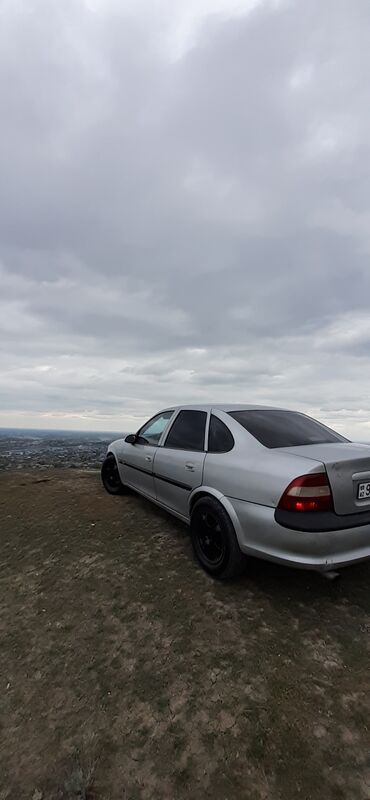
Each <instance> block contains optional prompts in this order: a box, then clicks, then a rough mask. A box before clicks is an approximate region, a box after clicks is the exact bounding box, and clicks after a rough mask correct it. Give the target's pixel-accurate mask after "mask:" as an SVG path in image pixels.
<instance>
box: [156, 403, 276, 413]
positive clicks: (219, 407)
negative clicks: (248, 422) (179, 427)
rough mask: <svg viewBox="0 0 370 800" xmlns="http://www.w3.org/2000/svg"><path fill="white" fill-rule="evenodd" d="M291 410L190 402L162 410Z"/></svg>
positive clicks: (253, 405)
mask: <svg viewBox="0 0 370 800" xmlns="http://www.w3.org/2000/svg"><path fill="white" fill-rule="evenodd" d="M180 409H181V410H184V411H211V410H212V409H213V410H216V411H226V412H227V411H258V410H259V409H261V410H264V411H291V409H289V408H281V407H279V406H261V405H257V404H255V403H192V404H191V405H190V404H188V405H184V406H181V405H179V406H168V407H167V408H165V409H163V411H172V410H173V411H179V410H180Z"/></svg>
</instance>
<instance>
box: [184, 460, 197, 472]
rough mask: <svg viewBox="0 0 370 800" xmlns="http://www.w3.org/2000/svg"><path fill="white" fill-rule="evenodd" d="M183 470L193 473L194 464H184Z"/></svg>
mask: <svg viewBox="0 0 370 800" xmlns="http://www.w3.org/2000/svg"><path fill="white" fill-rule="evenodd" d="M185 469H188V470H189V472H194V470H195V466H194V464H190V463H189V462H188V463H187V464H185Z"/></svg>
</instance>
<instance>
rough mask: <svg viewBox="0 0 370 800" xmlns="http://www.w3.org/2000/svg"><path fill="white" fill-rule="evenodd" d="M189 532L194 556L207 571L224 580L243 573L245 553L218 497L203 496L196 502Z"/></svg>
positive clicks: (245, 563) (245, 560) (245, 561)
mask: <svg viewBox="0 0 370 800" xmlns="http://www.w3.org/2000/svg"><path fill="white" fill-rule="evenodd" d="M190 532H191V540H192V545H193V550H194V553H195V556H196V558H197V559H198V561H199V562H200V564H201V565H202V567H203V569H205V570H206V572H209V573H210V574H211V575H213V576H214V577H215V578H221V579H223V580H227V579H228V578H235V577H237V576H238V575H241V574H242V572H244V570H245V568H246V565H247V561H248V559H247V556H245V555H244V553H242V551H241V549H240V547H239V544H238V540H237V538H236V534H235V531H234V527H233V524H232V522H231V519H230V517H229V515H228V514H227V512H226V511H225V509H224V507H223V506H222V505H221V503H219V502H218V500H216V499H215V498H213V497H202V498H201V499H200V500H198V502H197V503H195V505H194V508H193V510H192V513H191V519H190Z"/></svg>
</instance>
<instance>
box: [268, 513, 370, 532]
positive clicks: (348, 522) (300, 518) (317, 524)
mask: <svg viewBox="0 0 370 800" xmlns="http://www.w3.org/2000/svg"><path fill="white" fill-rule="evenodd" d="M275 520H276V522H278V524H279V525H282V527H283V528H290V529H291V530H294V531H303V532H305V533H320V532H322V533H325V532H326V531H343V530H346V529H347V528H360V527H361V526H363V525H370V511H362V512H360V513H359V514H345V515H341V516H339V514H336V513H335V511H317V512H316V511H302V512H301V511H283V510H282V509H280V508H277V509H276V511H275Z"/></svg>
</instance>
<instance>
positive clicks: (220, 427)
mask: <svg viewBox="0 0 370 800" xmlns="http://www.w3.org/2000/svg"><path fill="white" fill-rule="evenodd" d="M234 444H235V442H234V437H233V435H232V433H231V432H230V431H229V429H228V427H227V426H226V425H225V423H224V422H222V420H220V419H219V418H218V417H215V416H214V414H211V421H210V423H209V433H208V452H209V453H228V452H229V450H232V449H233V447H234Z"/></svg>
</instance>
